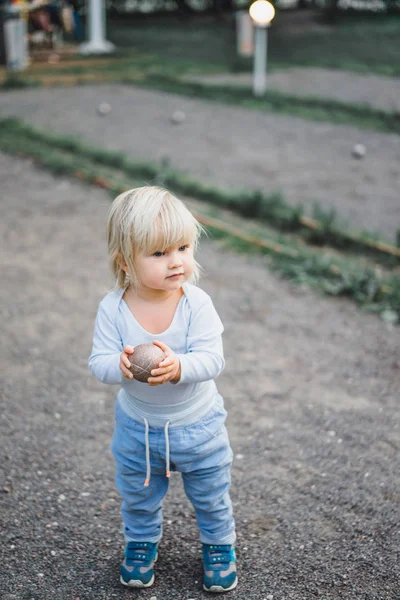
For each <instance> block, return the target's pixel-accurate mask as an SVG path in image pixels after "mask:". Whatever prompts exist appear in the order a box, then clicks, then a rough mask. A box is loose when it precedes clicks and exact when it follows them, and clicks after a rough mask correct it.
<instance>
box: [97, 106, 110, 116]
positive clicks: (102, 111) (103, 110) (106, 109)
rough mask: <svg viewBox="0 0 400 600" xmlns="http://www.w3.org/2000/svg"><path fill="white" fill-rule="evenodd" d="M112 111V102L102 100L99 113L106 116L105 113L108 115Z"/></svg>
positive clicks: (98, 109) (98, 108)
mask: <svg viewBox="0 0 400 600" xmlns="http://www.w3.org/2000/svg"><path fill="white" fill-rule="evenodd" d="M110 112H111V104H108V102H102V103H101V104H99V106H98V107H97V113H98V114H99V115H101V116H102V117H104V116H105V115H108V114H109V113H110Z"/></svg>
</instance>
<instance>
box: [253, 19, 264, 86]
mask: <svg viewBox="0 0 400 600" xmlns="http://www.w3.org/2000/svg"><path fill="white" fill-rule="evenodd" d="M254 29H255V31H254V33H255V44H254V63H253V94H254V96H263V95H264V94H265V90H266V88H267V28H266V27H260V26H259V25H256V26H255V28H254Z"/></svg>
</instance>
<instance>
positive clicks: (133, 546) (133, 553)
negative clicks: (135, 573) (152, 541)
mask: <svg viewBox="0 0 400 600" xmlns="http://www.w3.org/2000/svg"><path fill="white" fill-rule="evenodd" d="M150 560H151V548H150V546H149V544H147V543H146V542H129V543H128V546H127V548H126V564H127V565H129V566H133V565H134V564H137V563H148V562H150Z"/></svg>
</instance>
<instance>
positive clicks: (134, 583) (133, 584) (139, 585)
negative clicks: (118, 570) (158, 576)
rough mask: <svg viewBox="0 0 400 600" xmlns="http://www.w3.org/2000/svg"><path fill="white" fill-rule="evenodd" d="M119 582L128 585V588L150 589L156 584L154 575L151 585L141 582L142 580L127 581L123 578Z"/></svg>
mask: <svg viewBox="0 0 400 600" xmlns="http://www.w3.org/2000/svg"><path fill="white" fill-rule="evenodd" d="M119 580H120V582H121V583H122V585H126V586H127V587H133V588H147V587H150V586H151V585H153V583H154V575H153V577H152V578H151V579H150V581H149V583H143V581H140V579H130V580H129V581H125V580H124V579H122V576H121V577H120V579H119Z"/></svg>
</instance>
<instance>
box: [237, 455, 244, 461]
mask: <svg viewBox="0 0 400 600" xmlns="http://www.w3.org/2000/svg"><path fill="white" fill-rule="evenodd" d="M236 458H237V459H238V460H242V459H243V458H244V456H243V454H236Z"/></svg>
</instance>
